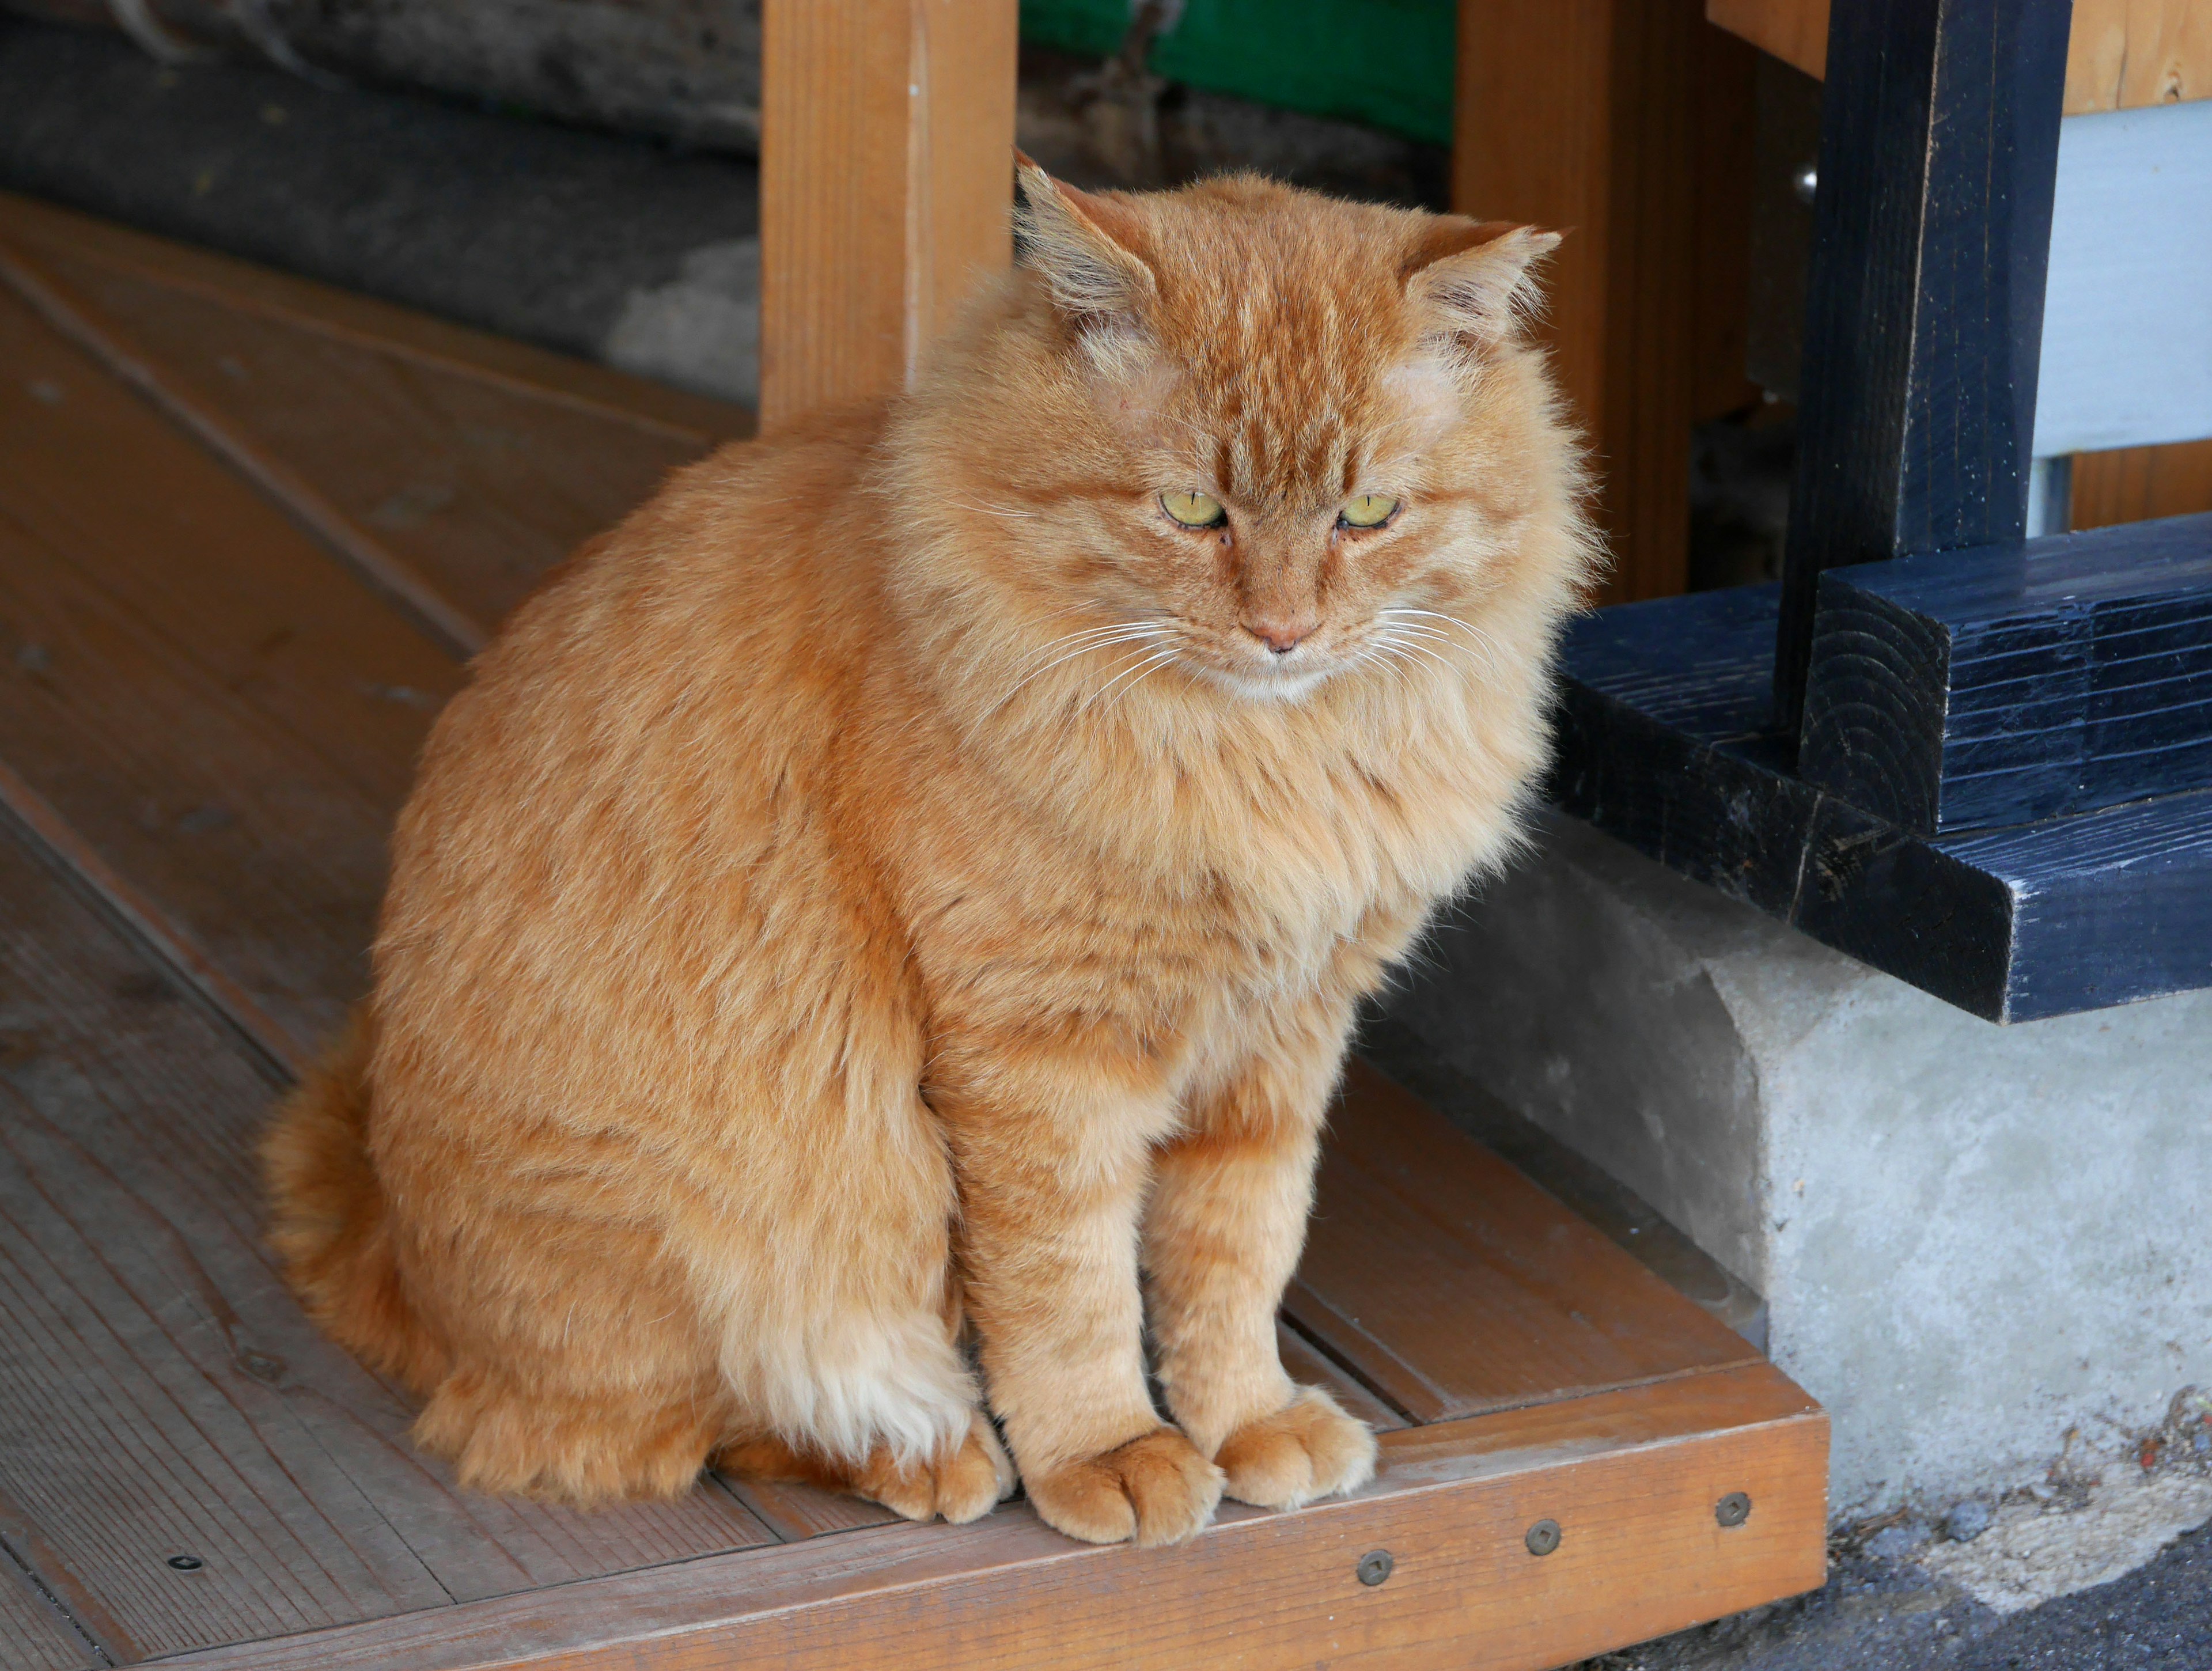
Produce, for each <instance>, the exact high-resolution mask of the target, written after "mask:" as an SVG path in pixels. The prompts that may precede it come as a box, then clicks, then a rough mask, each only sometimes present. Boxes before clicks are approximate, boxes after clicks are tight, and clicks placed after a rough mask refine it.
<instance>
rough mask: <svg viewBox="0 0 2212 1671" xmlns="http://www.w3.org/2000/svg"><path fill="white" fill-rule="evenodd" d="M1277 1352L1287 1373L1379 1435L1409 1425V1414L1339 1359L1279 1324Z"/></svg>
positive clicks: (1285, 1323)
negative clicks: (1325, 1395) (1316, 1389)
mask: <svg viewBox="0 0 2212 1671" xmlns="http://www.w3.org/2000/svg"><path fill="white" fill-rule="evenodd" d="M1275 1350H1276V1352H1277V1353H1278V1354H1279V1356H1280V1357H1281V1358H1282V1360H1283V1369H1284V1371H1285V1373H1286V1374H1288V1375H1289V1376H1290V1377H1291V1380H1293V1381H1295V1382H1297V1383H1298V1384H1299V1385H1300V1386H1302V1387H1319V1388H1323V1389H1325V1390H1326V1391H1327V1392H1328V1394H1329V1395H1330V1396H1331V1397H1333V1398H1334V1399H1335V1400H1336V1401H1337V1402H1338V1403H1339V1404H1340V1405H1342V1406H1343V1407H1344V1408H1345V1410H1346V1413H1348V1414H1351V1415H1354V1416H1357V1417H1358V1419H1360V1420H1362V1421H1364V1422H1365V1423H1366V1424H1367V1425H1369V1426H1370V1427H1371V1428H1373V1429H1374V1430H1375V1431H1376V1432H1377V1433H1388V1432H1389V1431H1392V1430H1393V1429H1395V1428H1400V1427H1404V1426H1407V1425H1409V1424H1408V1422H1407V1417H1406V1414H1405V1413H1404V1412H1403V1411H1401V1410H1399V1409H1398V1408H1397V1407H1395V1406H1394V1405H1390V1404H1387V1403H1385V1402H1384V1401H1383V1400H1382V1399H1381V1398H1379V1397H1377V1396H1376V1394H1375V1391H1374V1389H1373V1388H1370V1386H1368V1384H1367V1383H1366V1382H1364V1381H1361V1380H1359V1379H1358V1378H1357V1377H1355V1376H1353V1375H1352V1372H1351V1371H1350V1370H1346V1368H1345V1367H1344V1366H1343V1365H1342V1364H1340V1363H1338V1362H1337V1361H1336V1359H1335V1358H1332V1357H1330V1356H1329V1355H1328V1352H1324V1351H1323V1350H1322V1348H1321V1347H1320V1346H1316V1345H1315V1344H1314V1342H1312V1341H1311V1340H1308V1339H1307V1338H1306V1337H1305V1336H1304V1335H1303V1334H1300V1333H1298V1331H1297V1329H1296V1328H1292V1327H1291V1325H1290V1324H1289V1323H1287V1322H1281V1321H1278V1322H1276V1324H1275Z"/></svg>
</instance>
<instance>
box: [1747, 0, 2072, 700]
mask: <svg viewBox="0 0 2212 1671" xmlns="http://www.w3.org/2000/svg"><path fill="white" fill-rule="evenodd" d="M2067 17H2068V6H2067V3H2066V0H1954V3H1949V4H1946V5H1943V6H1941V7H1937V6H1929V5H1924V4H1922V3H1919V0H1866V3H1864V4H1858V5H1852V6H1849V7H1846V8H1844V9H1842V10H1841V11H1838V12H1837V13H1836V14H1835V15H1834V16H1833V18H1832V21H1831V27H1830V39H1829V47H1828V64H1827V70H1828V76H1827V82H1826V87H1825V88H1823V90H1822V104H1821V114H1820V165H1819V167H1820V194H1819V196H1818V197H1816V199H1815V200H1814V206H1813V254H1812V261H1811V270H1810V272H1809V275H1808V283H1807V292H1806V301H1805V344H1804V352H1803V357H1802V366H1801V369H1800V374H1799V379H1798V432H1797V465H1796V479H1795V482H1794V483H1793V485H1792V488H1791V491H1790V527H1789V536H1788V544H1787V547H1786V550H1785V556H1784V571H1783V591H1782V606H1781V621H1780V636H1779V638H1778V647H1777V653H1776V659H1775V705H1776V708H1777V718H1778V720H1779V722H1780V726H1781V729H1782V730H1783V731H1784V732H1785V733H1794V732H1796V728H1797V722H1798V719H1799V715H1800V713H1801V710H1802V704H1803V702H1804V684H1805V669H1806V665H1807V662H1808V658H1809V656H1810V653H1811V650H1812V632H1813V614H1814V608H1815V605H1816V600H1817V597H1818V592H1819V584H1820V573H1821V571H1822V570H1824V569H1827V568H1837V567H1839V566H1841V565H1844V564H1846V563H1854V562H1873V561H1877V560H1880V559H1882V558H1887V557H1895V556H1906V555H1909V554H1911V553H1914V552H1919V551H1944V550H1957V549H1960V548H1962V547H1966V546H1974V545H1987V544H1996V543H1998V542H2001V541H2004V540H2016V539H2018V538H2020V537H2021V534H2022V533H2023V532H2025V527H2026V519H2027V470H2028V462H2029V456H2030V455H2029V447H2030V442H2031V439H2032V432H2033V428H2034V422H2035V402H2036V374H2037V368H2038V365H2039V361H2040V355H2041V347H2042V334H2043V292H2044V276H2045V262H2046V258H2047V257H2048V255H2049V252H2050V245H2051V201H2052V192H2053V188H2054V185H2055V183H2056V180H2057V160H2058V121H2059V115H2058V104H2059V94H2060V91H2061V82H2062V81H2063V75H2064V70H2065V46H2066V23H2067Z"/></svg>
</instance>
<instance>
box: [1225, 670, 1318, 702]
mask: <svg viewBox="0 0 2212 1671" xmlns="http://www.w3.org/2000/svg"><path fill="white" fill-rule="evenodd" d="M1199 671H1201V672H1203V673H1204V674H1205V675H1206V678H1210V679H1212V681H1213V682H1214V684H1218V685H1219V686H1220V687H1221V688H1222V689H1223V690H1226V691H1228V692H1229V693H1230V694H1231V696H1242V697H1243V698H1244V699H1245V700H1246V701H1247V702H1296V701H1297V699H1298V698H1299V697H1301V696H1305V695H1307V694H1308V693H1309V692H1310V691H1311V690H1313V689H1314V688H1315V687H1316V685H1318V684H1321V683H1322V681H1323V680H1325V679H1327V678H1328V677H1329V675H1330V674H1332V673H1334V672H1335V671H1337V669H1336V668H1335V667H1334V666H1324V667H1308V668H1306V669H1304V670H1303V671H1299V672H1295V673H1287V672H1286V673H1235V672H1231V671H1229V670H1228V669H1227V668H1225V667H1210V666H1206V665H1205V664H1203V663H1201V664H1200V668H1199Z"/></svg>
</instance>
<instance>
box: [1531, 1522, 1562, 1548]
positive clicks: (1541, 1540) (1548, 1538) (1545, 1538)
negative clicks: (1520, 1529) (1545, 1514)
mask: <svg viewBox="0 0 2212 1671" xmlns="http://www.w3.org/2000/svg"><path fill="white" fill-rule="evenodd" d="M1522 1542H1523V1543H1525V1544H1527V1545H1528V1553H1530V1554H1532V1555H1548V1554H1550V1553H1552V1552H1553V1550H1554V1549H1557V1548H1558V1547H1559V1522H1558V1521H1556V1520H1540V1521H1538V1522H1536V1523H1535V1524H1534V1526H1531V1527H1530V1528H1528V1536H1527V1537H1525V1538H1523V1539H1522Z"/></svg>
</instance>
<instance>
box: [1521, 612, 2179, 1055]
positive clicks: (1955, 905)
mask: <svg viewBox="0 0 2212 1671" xmlns="http://www.w3.org/2000/svg"><path fill="white" fill-rule="evenodd" d="M1775 611H1776V590H1775V588H1773V587H1771V586H1747V587H1741V588H1736V589H1734V590H1732V591H1723V592H1699V593H1696V594H1693V595H1692V596H1691V597H1687V598H1680V599H1662V600H1660V601H1657V602H1654V603H1647V604H1632V605H1622V606H1620V607H1619V608H1616V609H1612V610H1607V611H1602V612H1601V613H1600V614H1598V615H1596V616H1594V617H1585V618H1584V619H1583V620H1582V621H1580V622H1577V623H1576V624H1575V626H1574V627H1573V628H1572V629H1571V631H1570V635H1569V640H1568V644H1567V649H1566V654H1565V672H1566V678H1565V685H1564V690H1563V696H1562V701H1561V705H1560V709H1559V753H1558V761H1557V764H1556V766H1555V767H1554V769H1553V778H1552V781H1551V785H1550V789H1549V793H1550V794H1551V796H1552V799H1554V800H1555V801H1556V802H1558V803H1559V805H1561V806H1562V807H1564V808H1565V810H1566V811H1570V812H1572V813H1574V814H1575V815H1577V817H1583V818H1586V819H1588V820H1589V822H1590V823H1595V825H1597V826H1598V827H1599V828H1600V829H1605V830H1607V831H1608V832H1610V833H1611V834H1613V835H1615V836H1619V837H1620V838H1621V839H1622V840H1624V841H1626V842H1628V843H1629V844H1630V845H1631V846H1632V847H1635V848H1638V849H1639V850H1640V851H1642V852H1644V853H1645V854H1649V855H1650V856H1651V857H1652V858H1655V859H1656V860H1659V861H1660V862H1661V863H1662V864H1664V865H1666V866H1668V868H1670V869H1673V870H1675V871H1678V872H1681V873H1682V874H1684V875H1686V876H1688V877H1691V878H1693V879H1695V880H1698V881H1701V882H1705V883H1708V884H1711V885H1713V886H1715V887H1717V888H1719V889H1720V890H1722V891H1723V892H1724V893H1727V894H1729V895H1730V896H1734V897H1735V898H1739V899H1741V900H1744V901H1746V902H1747V903H1750V904H1752V905H1754V906H1756V907H1758V908H1759V909H1761V910H1763V911H1765V912H1766V913H1768V914H1770V915H1771V916H1774V917H1777V918H1779V919H1780V920H1781V921H1784V922H1787V923H1790V924H1791V925H1792V926H1793V927H1798V928H1802V929H1803V930H1804V931H1805V932H1806V933H1808V934H1811V935H1812V936H1813V937H1814V939H1818V940H1821V941H1823V942H1825V943H1826V944H1827V945H1832V946H1834V947H1836V948H1837V949H1838V951H1844V952H1847V953H1849V954H1850V956H1852V957H1857V958H1858V959H1859V960H1860V961H1862V962H1863V963H1870V964H1872V965H1873V966H1874V967H1875V968H1876V969H1882V970H1884V971H1886V972H1887V973H1889V974H1891V975H1896V976H1897V977H1898V978H1899V979H1900V980H1903V981H1908V982H1910V983H1911V984H1912V985H1914V986H1917V987H1920V988H1921V989H1922V990H1923V991H1925V992H1929V993H1935V994H1936V996H1937V997H1939V998H1942V999H1943V1000H1946V1001H1947V1002H1949V1003H1952V1004H1955V1005H1957V1006H1960V1008H1962V1009H1965V1010H1968V1011H1971V1012H1973V1013H1974V1014H1977V1015H1980V1016H1983V1017H1985V1018H1988V1019H1990V1020H1993V1021H2025V1020H2033V1019H2035V1018H2039V1017H2043V1016H2050V1015H2064V1014H2069V1013H2072V1012H2077V1011H2081V1010H2090V1009H2097V1008H2100V1007H2102V1006H2106V1005H2111V1004H2121V1003H2128V1002H2130V1001H2132V1000H2136V999H2139V998H2150V997H2156V996H2158V995H2159V994H2160V993H2170V992H2183V991H2188V990H2191V989H2192V988H2195V987H2203V986H2212V793H2186V794H2176V795H2168V796H2165V797H2162V798H2160V799H2155V800H2152V801H2148V802H2143V803H2141V804H2138V805H2127V806H2118V807H2108V808H2106V809H2104V810H2102V811H2092V812H2082V813H2076V814H2072V815H2069V816H2066V817H2057V818H2051V819H2048V820H2045V821H2042V822H2039V823H2031V824H2025V825H2021V826H2019V827H2017V828H2015V829H2008V830H2004V831H2001V832H1996V833H1993V834H1990V835H1988V836H1978V835H1974V834H1972V833H1968V832H1960V833H1958V834H1954V835H1941V836H1934V837H1923V836H1916V835H1914V834H1913V833H1911V831H1909V830H1905V829H1900V828H1899V827H1898V826H1897V825H1895V824H1893V823H1889V822H1887V820H1885V819H1881V818H1878V817H1875V816H1873V815H1872V814H1870V813H1869V812H1866V811H1863V810H1861V809H1859V808H1857V807H1856V806H1853V805H1850V804H1849V803H1848V802H1846V801H1844V800H1842V799H1839V798H1838V797H1837V796H1835V795H1833V794H1831V793H1828V792H1826V790H1824V789H1822V788H1820V787H1819V786H1817V785H1814V784H1811V783H1808V782H1807V781H1805V780H1804V779H1803V778H1802V777H1800V776H1799V775H1797V773H1796V769H1794V764H1793V762H1792V756H1793V753H1794V751H1793V750H1790V749H1789V748H1788V747H1787V746H1785V745H1784V743H1783V742H1782V740H1781V739H1780V738H1778V737H1777V736H1775V734H1774V733H1773V732H1771V730H1768V729H1766V728H1765V720H1766V718H1767V716H1768V714H1770V713H1771V708H1770V706H1769V698H1768V683H1767V682H1768V681H1769V680H1770V679H1771V660H1770V657H1771V649H1770V648H1769V647H1768V645H1767V644H1765V643H1763V642H1762V639H1763V638H1765V637H1766V636H1767V635H1770V634H1771V630H1772V628H1773V623H1774V621H1775Z"/></svg>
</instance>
